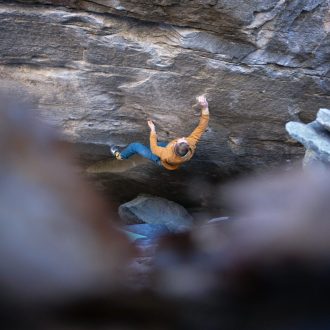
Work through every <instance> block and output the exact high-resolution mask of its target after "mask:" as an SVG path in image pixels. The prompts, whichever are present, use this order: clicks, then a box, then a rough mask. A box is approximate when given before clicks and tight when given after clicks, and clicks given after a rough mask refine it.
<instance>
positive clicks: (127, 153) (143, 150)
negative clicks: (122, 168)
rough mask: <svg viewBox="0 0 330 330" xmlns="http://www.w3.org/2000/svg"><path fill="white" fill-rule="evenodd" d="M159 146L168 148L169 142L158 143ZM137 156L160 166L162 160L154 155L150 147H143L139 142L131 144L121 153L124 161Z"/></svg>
mask: <svg viewBox="0 0 330 330" xmlns="http://www.w3.org/2000/svg"><path fill="white" fill-rule="evenodd" d="M157 145H159V146H160V147H166V146H167V142H158V143H157ZM135 154H139V155H140V156H142V157H144V158H147V159H149V160H151V161H153V162H154V163H156V164H158V165H160V158H159V157H158V156H156V155H155V154H153V153H152V152H151V149H150V148H149V147H146V146H145V145H143V144H142V143H139V142H134V143H131V144H129V145H128V146H127V147H126V148H125V149H124V150H123V151H122V152H121V153H120V155H121V158H123V159H127V158H129V157H131V156H133V155H135Z"/></svg>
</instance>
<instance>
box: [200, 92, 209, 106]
mask: <svg viewBox="0 0 330 330" xmlns="http://www.w3.org/2000/svg"><path fill="white" fill-rule="evenodd" d="M197 101H198V103H199V105H200V106H201V107H202V109H207V108H208V107H209V104H208V103H207V101H206V97H205V96H204V95H201V96H198V97H197Z"/></svg>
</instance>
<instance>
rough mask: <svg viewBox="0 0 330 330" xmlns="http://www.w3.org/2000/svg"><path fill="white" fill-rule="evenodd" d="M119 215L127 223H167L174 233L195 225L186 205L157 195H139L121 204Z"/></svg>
mask: <svg viewBox="0 0 330 330" xmlns="http://www.w3.org/2000/svg"><path fill="white" fill-rule="evenodd" d="M119 216H120V218H121V219H122V220H123V221H124V222H125V223H126V224H139V223H148V224H154V225H155V224H158V225H165V226H166V227H167V228H168V230H170V231H171V232H174V233H175V232H180V231H186V230H189V229H190V228H191V227H192V225H193V218H192V217H191V216H190V215H189V213H188V212H187V211H186V210H185V208H184V207H182V206H181V205H179V204H177V203H174V202H172V201H169V200H167V199H165V198H160V197H155V196H146V195H145V196H138V197H137V198H135V199H134V200H132V201H130V202H127V203H125V204H123V205H121V206H120V207H119Z"/></svg>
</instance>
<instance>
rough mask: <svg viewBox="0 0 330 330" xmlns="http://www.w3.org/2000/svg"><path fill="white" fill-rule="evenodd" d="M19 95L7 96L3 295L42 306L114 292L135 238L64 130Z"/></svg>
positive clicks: (0, 167)
mask: <svg viewBox="0 0 330 330" xmlns="http://www.w3.org/2000/svg"><path fill="white" fill-rule="evenodd" d="M14 94H15V93H12V94H10V95H11V96H10V95H8V93H2V94H1V95H0V154H1V161H0V233H1V234H0V235H1V239H0V258H1V264H2V267H1V268H0V287H1V296H2V297H5V296H6V297H9V299H12V300H13V301H22V302H26V303H37V304H38V303H39V304H40V303H54V302H58V301H61V302H63V301H65V300H66V299H73V298H75V297H77V296H83V295H88V294H95V293H98V292H103V291H104V290H109V289H111V288H112V287H114V286H116V285H117V284H118V279H119V278H120V277H121V276H122V274H121V273H120V269H121V267H123V266H124V265H125V264H126V263H127V261H128V260H129V256H130V253H131V251H130V248H129V245H128V242H127V240H126V238H125V237H124V236H123V234H122V233H120V232H118V231H117V230H116V229H115V228H114V227H113V226H112V225H111V223H110V220H111V219H110V211H109V209H108V208H107V207H106V205H105V203H104V202H103V200H101V199H100V197H99V196H97V195H96V194H95V193H94V192H92V191H91V190H90V189H89V187H88V186H86V184H85V182H83V180H82V179H81V178H80V177H78V176H77V174H76V172H77V171H75V170H74V167H73V166H72V163H71V160H70V156H69V153H68V151H67V150H66V149H67V147H65V146H64V145H63V144H61V143H60V142H59V141H58V139H57V134H56V132H55V131H54V130H53V129H51V128H50V127H48V126H46V125H45V124H42V123H41V122H40V121H39V120H37V119H36V118H34V116H33V114H32V111H31V105H30V104H28V102H26V100H25V101H24V102H23V101H19V100H17V97H14ZM17 94H18V93H17Z"/></svg>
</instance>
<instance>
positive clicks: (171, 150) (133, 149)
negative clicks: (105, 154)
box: [110, 96, 209, 170]
mask: <svg viewBox="0 0 330 330" xmlns="http://www.w3.org/2000/svg"><path fill="white" fill-rule="evenodd" d="M197 100H198V103H199V105H200V106H201V109H202V110H201V112H202V113H201V118H200V121H199V124H198V126H197V127H196V128H195V130H194V131H193V132H192V133H191V134H190V135H189V136H188V137H187V138H184V137H183V138H179V139H175V140H173V141H171V142H170V143H166V142H158V143H157V134H156V129H155V125H154V123H153V122H152V121H151V120H149V121H148V125H149V127H150V148H148V147H146V146H144V145H143V144H141V143H138V142H134V143H131V144H129V145H128V146H127V147H126V148H125V149H124V150H122V151H119V148H118V147H117V146H114V145H113V146H111V148H110V150H111V153H112V154H113V155H114V156H115V157H116V159H118V160H122V159H127V158H129V157H131V156H132V155H134V154H139V155H141V156H142V157H144V158H147V159H149V160H151V161H153V162H155V163H156V164H158V165H162V166H164V167H165V168H166V169H167V170H176V169H177V168H178V167H179V166H180V165H181V164H183V163H185V162H187V161H188V160H190V159H191V157H192V156H193V155H194V153H195V150H196V144H197V142H198V141H199V139H200V138H201V136H202V134H203V133H204V131H205V129H206V128H207V125H208V121H209V107H208V103H207V101H206V98H205V97H204V96H199V97H198V98H197Z"/></svg>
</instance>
